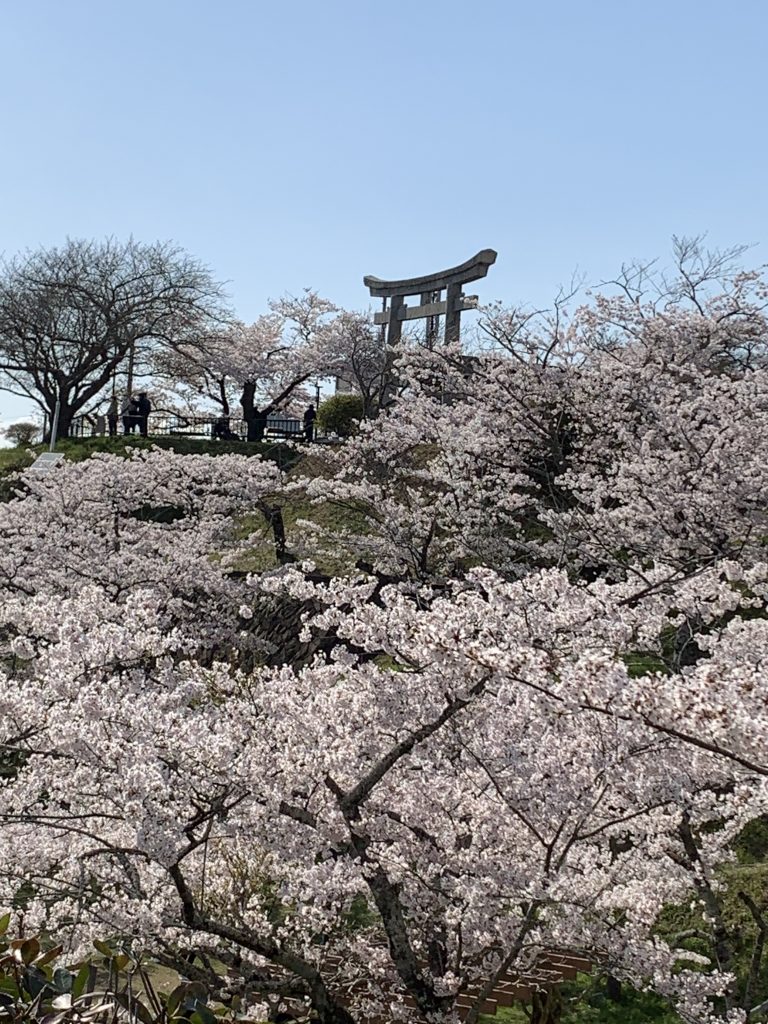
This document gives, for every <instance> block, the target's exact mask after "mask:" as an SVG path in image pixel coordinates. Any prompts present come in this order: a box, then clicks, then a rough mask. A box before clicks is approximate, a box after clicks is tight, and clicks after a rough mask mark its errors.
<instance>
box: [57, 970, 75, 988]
mask: <svg viewBox="0 0 768 1024" xmlns="http://www.w3.org/2000/svg"><path fill="white" fill-rule="evenodd" d="M74 981H75V976H74V974H73V973H72V972H71V971H68V970H67V969H66V967H57V968H56V970H55V971H54V972H53V985H54V988H55V989H56V991H57V992H71V991H72V987H73V984H74Z"/></svg>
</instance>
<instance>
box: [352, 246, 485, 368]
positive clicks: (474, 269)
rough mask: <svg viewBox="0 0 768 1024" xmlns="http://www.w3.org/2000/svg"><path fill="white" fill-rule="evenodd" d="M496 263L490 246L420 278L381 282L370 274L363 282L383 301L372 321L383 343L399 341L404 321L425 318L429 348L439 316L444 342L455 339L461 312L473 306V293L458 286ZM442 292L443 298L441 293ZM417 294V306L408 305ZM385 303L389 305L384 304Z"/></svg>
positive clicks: (394, 343) (436, 334) (472, 279)
mask: <svg viewBox="0 0 768 1024" xmlns="http://www.w3.org/2000/svg"><path fill="white" fill-rule="evenodd" d="M495 262H496V253H495V251H494V250H493V249H483V250H482V251H481V252H479V253H477V255H476V256H473V257H472V258H471V259H469V260H467V261H466V263H460V264H459V266H458V267H451V269H450V270H442V271H440V272H439V273H437V274H426V275H425V276H424V277H409V278H405V279H403V280H402V281H382V280H381V279H380V278H378V277H373V276H371V275H370V274H369V275H368V276H367V277H364V278H363V283H364V284H365V286H366V288H368V290H369V291H370V293H371V295H372V296H374V298H380V299H382V300H383V302H382V308H381V312H380V313H376V314H375V316H374V323H377V324H381V325H382V328H383V329H386V339H385V340H386V343H387V344H389V345H396V344H397V343H398V342H399V341H400V337H401V335H402V331H403V322H404V321H405V320H420V319H426V321H427V345H428V346H429V347H430V348H432V347H433V346H434V345H435V344H436V342H437V339H438V334H439V323H440V317H441V316H444V317H445V333H444V338H445V341H446V343H449V342H456V341H458V340H459V333H460V324H461V314H462V312H463V311H464V310H466V309H474V308H475V306H476V305H477V296H476V295H464V293H463V291H462V285H465V284H468V283H469V282H470V281H477V280H479V279H480V278H481V277H485V275H486V274H487V273H488V268H489V267H491V266H493V264H494V263H495ZM443 292H445V298H443V297H442V293H443ZM411 295H418V296H419V305H418V306H409V305H407V304H406V301H405V300H406V299H407V298H408V297H409V296H411ZM387 303H389V305H387Z"/></svg>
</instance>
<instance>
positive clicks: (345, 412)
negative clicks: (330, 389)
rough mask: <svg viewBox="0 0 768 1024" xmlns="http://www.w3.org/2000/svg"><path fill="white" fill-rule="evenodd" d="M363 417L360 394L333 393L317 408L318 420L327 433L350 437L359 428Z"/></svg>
mask: <svg viewBox="0 0 768 1024" xmlns="http://www.w3.org/2000/svg"><path fill="white" fill-rule="evenodd" d="M362 418H363V400H362V398H361V397H360V395H333V397H332V398H327V399H326V400H325V401H324V402H323V403H322V405H321V406H320V408H319V409H318V410H317V422H318V423H319V425H320V427H322V429H323V430H324V431H325V432H326V433H327V434H338V435H339V437H349V435H350V434H354V433H355V431H356V430H357V425H358V423H359V422H360V420H361V419H362Z"/></svg>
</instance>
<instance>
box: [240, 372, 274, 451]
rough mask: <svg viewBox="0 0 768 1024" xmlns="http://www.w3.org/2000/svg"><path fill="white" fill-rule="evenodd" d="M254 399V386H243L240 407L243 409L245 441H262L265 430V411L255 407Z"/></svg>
mask: <svg viewBox="0 0 768 1024" xmlns="http://www.w3.org/2000/svg"><path fill="white" fill-rule="evenodd" d="M255 397H256V385H255V384H244V385H243V394H242V397H241V399H240V405H242V407H243V419H244V420H245V424H246V428H247V431H248V433H247V435H246V440H248V441H263V439H264V431H265V430H266V429H267V410H266V409H258V408H257V407H256V405H255V403H254V398H255Z"/></svg>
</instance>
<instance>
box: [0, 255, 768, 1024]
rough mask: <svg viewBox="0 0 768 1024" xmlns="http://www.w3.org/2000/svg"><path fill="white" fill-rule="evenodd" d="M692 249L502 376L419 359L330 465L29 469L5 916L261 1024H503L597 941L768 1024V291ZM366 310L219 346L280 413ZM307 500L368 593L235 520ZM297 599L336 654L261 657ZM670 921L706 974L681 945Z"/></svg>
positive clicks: (11, 609) (683, 1003)
mask: <svg viewBox="0 0 768 1024" xmlns="http://www.w3.org/2000/svg"><path fill="white" fill-rule="evenodd" d="M678 254H679V265H678V269H677V274H676V276H674V277H672V278H669V279H663V280H662V279H660V278H659V279H657V280H656V284H655V285H653V287H655V288H656V291H655V292H654V291H653V287H652V285H651V283H650V281H651V278H650V277H649V275H648V272H647V271H646V270H644V269H643V270H639V271H637V272H635V271H633V270H627V271H625V272H624V273H623V276H621V277H620V278H619V279H618V280H617V283H616V284H615V285H614V289H613V291H612V292H611V293H609V294H605V295H600V296H597V297H593V298H592V299H591V300H590V302H589V303H587V304H586V305H585V306H584V307H582V308H581V309H579V310H577V311H576V312H575V313H574V314H573V315H571V314H569V313H568V312H567V310H566V309H565V308H564V307H563V308H558V309H557V310H556V311H555V313H554V314H553V315H551V316H548V317H544V318H533V319H531V318H528V319H526V318H525V317H522V315H521V314H519V313H510V314H507V313H505V312H504V311H501V310H496V311H493V312H492V313H490V314H489V318H490V317H493V318H495V319H494V321H493V322H494V323H495V325H496V326H495V327H494V328H493V329H494V330H495V331H496V334H495V335H493V332H492V331H489V334H492V335H493V341H494V344H493V346H492V347H491V348H489V349H488V350H481V351H476V352H473V353H472V354H471V355H469V354H468V353H466V352H463V351H462V350H461V349H460V348H458V347H451V348H438V347H436V348H435V349H434V350H432V351H430V350H424V349H416V348H414V349H413V350H410V349H409V350H405V351H403V353H402V354H401V356H400V358H399V360H398V363H397V366H396V370H395V372H396V373H397V375H398V379H399V380H401V381H403V382H404V384H405V385H406V386H405V387H404V388H403V389H402V393H401V394H400V396H399V398H398V401H397V402H396V403H395V404H394V405H393V406H392V407H391V408H390V409H388V410H386V411H384V412H383V413H382V414H381V415H380V416H379V417H378V418H376V419H375V420H372V421H370V422H368V423H365V424H363V425H362V428H361V431H360V433H359V434H358V435H357V436H356V437H354V438H352V439H350V440H349V441H348V442H347V443H346V444H345V445H344V446H343V447H342V448H340V449H339V450H337V451H334V452H328V453H323V454H322V455H318V456H315V457H314V458H313V460H312V461H313V466H314V467H315V475H314V476H313V477H312V478H309V477H308V478H307V479H304V480H301V479H292V480H291V481H290V482H288V481H285V480H283V479H281V478H280V477H279V475H278V474H277V473H276V471H275V470H274V469H273V468H270V467H268V466H266V465H264V464H262V463H261V462H259V461H258V460H257V459H247V460H246V459H238V458H235V457H221V458H218V459H209V458H206V457H192V456H184V457H174V456H171V455H169V454H168V453H158V452H154V453H149V454H142V455H136V456H134V457H133V458H131V459H129V460H127V461H123V460H117V459H114V458H113V457H108V456H103V457H97V458H96V459H94V460H90V461H89V462H87V463H84V464H82V465H79V466H64V467H63V468H61V467H60V468H58V469H56V470H55V471H54V472H53V473H51V474H50V475H49V476H48V477H46V478H44V479H40V478H36V477H34V476H33V475H31V476H30V475H28V476H26V477H25V478H23V480H22V485H21V490H20V494H19V496H18V497H17V498H16V499H15V500H14V501H11V502H10V503H8V504H7V505H5V506H2V507H0V537H2V539H3V542H4V543H3V544H2V546H0V551H1V552H2V554H0V595H2V597H3V602H2V612H0V637H2V642H3V644H4V645H5V649H4V657H3V663H2V678H0V744H2V747H1V749H2V752H3V757H4V758H5V765H6V776H5V782H4V783H3V785H2V786H1V787H0V826H1V827H2V837H3V843H2V844H1V845H0V903H2V904H4V905H7V906H9V907H15V908H17V910H18V908H19V907H22V909H23V913H24V920H25V922H27V926H28V927H30V928H31V927H41V928H42V927H43V926H45V928H46V929H47V930H49V931H51V932H52V933H55V934H56V935H57V936H58V937H59V938H60V939H61V940H63V941H66V943H67V945H68V949H69V950H71V953H72V955H73V956H74V955H77V954H78V953H79V952H82V951H84V950H85V949H86V948H87V944H88V942H89V941H90V940H92V939H93V938H96V937H98V938H101V937H104V936H105V935H106V936H109V937H114V938H116V939H119V941H121V942H123V943H125V944H127V945H129V946H130V947H131V949H132V950H134V951H136V952H140V951H146V952H147V953H148V954H150V955H152V956H153V957H155V958H156V959H159V960H160V961H161V962H163V963H166V964H168V965H170V966H173V967H174V968H176V969H177V970H180V971H181V972H182V973H184V975H185V976H186V977H194V978H195V979H197V980H203V981H205V982H206V984H207V985H208V986H209V987H210V988H211V990H212V991H214V992H215V993H216V994H217V996H218V997H219V998H220V999H222V1000H224V1001H227V1000H229V999H230V998H231V996H232V995H233V992H234V991H235V990H237V991H238V992H239V993H240V994H242V995H244V996H245V998H246V1001H247V1002H248V1003H249V1004H250V1006H251V1013H252V1015H253V1016H254V1018H258V1019H263V1017H264V1016H265V1015H267V1014H271V1015H272V1016H275V1015H276V1014H277V1013H278V1012H279V1010H280V1007H284V1008H288V1009H290V1011H291V1012H292V1013H293V1014H294V1015H295V1016H297V1017H299V1018H305V1017H307V1016H308V1015H310V1014H311V1015H313V1017H314V1018H315V1019H317V1020H319V1021H321V1022H322V1024H352V1022H353V1021H354V1022H358V1021H359V1022H361V1024H364V1022H367V1021H370V1020H372V1019H379V1018H382V1017H386V1018H387V1019H393V1020H399V1019H403V1020H406V1019H420V1020H423V1019H429V1020H431V1021H434V1022H437V1024H442V1022H445V1024H453V1022H454V1021H455V1020H456V1019H457V1008H458V1006H459V1004H460V1003H461V1004H462V1005H463V1006H464V1007H466V1008H467V1011H468V1018H467V1019H468V1020H469V1022H470V1024H475V1022H476V1020H477V1017H478V1015H479V1013H480V1012H481V1009H482V1006H483V1003H484V999H485V997H486V996H487V995H488V993H489V992H490V991H491V990H492V988H493V986H494V984H496V983H497V982H498V981H499V979H500V978H502V977H503V976H505V975H506V974H508V973H511V974H513V975H514V974H524V973H526V972H530V971H533V970H535V969H536V968H537V967H539V968H540V967H541V966H542V965H544V964H546V963H547V962H548V959H547V958H551V957H552V956H553V955H556V954H557V953H558V952H565V951H571V952H578V953H581V954H583V955H585V956H588V957H589V958H591V959H592V960H593V961H594V962H595V963H598V964H600V965H602V966H604V967H605V968H606V969H608V970H610V971H611V973H612V974H613V975H614V976H615V977H618V978H625V979H627V980H628V981H630V982H632V983H634V984H639V985H650V986H651V987H652V988H654V989H655V990H656V991H658V992H661V993H663V994H665V995H668V996H669V997H670V998H672V999H673V1000H674V1001H675V1003H676V1005H677V1006H678V1008H679V1012H680V1013H681V1015H682V1017H683V1019H684V1020H686V1021H690V1022H695V1024H709V1022H712V1021H728V1022H732V1024H736V1022H739V1021H742V1022H743V1021H745V1020H747V1019H748V1016H749V1013H750V1011H751V1010H752V1009H753V1007H754V1006H755V1004H756V1002H757V1001H758V999H759V993H758V982H759V978H760V966H761V963H762V936H763V934H764V927H763V925H762V924H761V922H762V916H761V914H762V912H761V910H760V907H759V906H757V904H755V905H754V907H749V905H748V903H746V902H745V906H747V908H748V909H749V911H750V913H751V914H752V916H753V919H754V921H755V931H756V937H755V944H754V950H753V966H752V968H750V971H749V976H748V977H747V978H743V977H742V978H741V979H739V978H737V977H736V974H735V969H736V963H735V960H734V955H733V941H732V937H730V936H729V935H728V930H727V925H726V923H725V920H724V915H723V909H722V896H721V892H722V887H723V881H722V874H721V871H722V868H723V866H724V865H726V864H728V862H729V860H730V859H731V858H732V844H733V840H734V838H735V837H736V836H737V835H738V834H739V833H740V831H741V830H742V829H743V828H744V827H745V826H746V825H747V824H748V823H749V822H751V821H754V820H755V819H756V818H759V817H760V816H761V815H763V814H765V813H766V810H767V809H768V808H767V807H766V798H767V796H768V789H767V788H766V780H767V779H768V717H767V716H766V703H765V699H764V686H763V684H762V676H763V667H764V663H765V660H766V654H767V653H768V650H767V648H768V644H767V641H768V627H766V622H767V621H768V606H767V602H768V565H767V564H766V560H765V551H764V538H765V536H766V535H768V523H766V521H765V507H766V502H765V498H766V493H765V488H766V472H767V470H766V467H767V466H768V459H767V458H766V456H767V455H768V453H767V452H766V451H765V450H764V441H763V438H764V437H765V436H766V430H765V427H766V424H764V423H763V420H764V418H765V415H766V394H768V391H767V389H766V383H767V382H768V369H767V368H766V366H765V362H764V351H763V339H764V338H765V336H766V334H765V327H766V324H765V320H764V312H763V305H764V300H765V289H764V286H763V285H762V283H761V279H760V278H759V276H758V275H752V274H741V273H739V272H736V271H732V270H731V269H730V264H729V263H728V261H727V260H726V261H725V262H723V261H722V260H720V259H719V258H718V257H717V256H715V255H707V254H706V253H704V251H703V250H702V249H701V247H698V248H697V247H695V246H694V247H693V248H690V247H689V246H688V245H687V243H686V244H684V243H680V244H679V248H678ZM335 315H336V314H335V311H334V310H332V309H330V308H328V307H327V306H326V305H325V304H323V303H322V302H321V301H320V300H318V299H317V298H316V297H315V296H313V295H311V294H310V295H307V296H305V297H304V298H303V299H301V300H299V303H298V307H295V306H292V305H290V304H289V306H288V307H281V308H275V309H273V311H272V313H271V314H270V317H269V318H266V319H264V320H263V321H261V322H259V325H258V331H257V332H256V337H255V342H258V344H255V343H254V344H253V345H251V346H250V347H249V346H243V347H237V346H231V347H230V350H228V351H227V352H224V351H223V350H222V351H221V352H220V356H221V359H222V367H223V366H224V360H225V358H226V359H229V363H228V364H227V367H228V368H226V369H224V370H223V372H225V373H226V374H227V376H228V377H229V378H231V379H232V380H239V381H240V382H241V386H242V387H243V389H244V390H243V395H244V396H245V393H246V392H245V388H246V387H248V388H251V387H252V389H253V391H252V394H251V399H250V401H251V403H252V411H253V410H258V413H259V415H260V414H261V413H263V411H264V409H265V408H268V407H270V403H271V402H274V401H276V400H277V397H276V396H277V395H279V394H281V393H282V391H284V390H285V388H287V387H289V383H290V381H292V380H294V378H295V376H296V373H299V376H300V372H299V369H298V368H299V366H301V367H302V368H303V369H302V371H301V372H304V371H305V370H306V367H307V365H308V362H307V359H308V353H315V354H317V353H320V355H318V356H317V359H316V360H315V362H312V360H309V363H311V365H313V366H320V365H323V366H326V367H327V366H329V365H330V359H329V353H334V352H336V353H338V345H337V344H336V340H335V339H334V335H333V330H332V324H333V322H334V317H335ZM490 322H491V321H490V319H489V323H490ZM290 325H292V326H290ZM246 330H247V329H245V328H243V336H244V334H245V332H246ZM286 332H287V333H286ZM257 353H260V356H259V359H261V363H259V360H258V359H255V355H256V354H257ZM299 355H300V356H301V359H300V360H299V358H298V357H299ZM294 357H296V362H295V363H294V362H293V359H294ZM240 358H242V360H243V363H242V365H240V366H238V365H237V363H236V359H240ZM313 358H314V356H313ZM280 367H283V369H280ZM294 371H295V372H294ZM281 374H284V376H281ZM259 382H262V383H259ZM291 386H292V387H293V388H296V387H298V386H300V385H299V384H293V385H291ZM259 388H262V390H263V394H264V395H265V396H266V398H259V399H258V401H257V395H259V394H261V393H262V392H260V391H259ZM281 389H282V390H281ZM270 395H271V396H272V397H269V396H270ZM284 397H287V396H284ZM246 405H247V402H245V403H244V408H245V407H246ZM254 415H255V413H254ZM321 459H322V460H323V461H322V463H320V460H321ZM318 467H319V469H318ZM296 493H299V494H300V495H301V496H302V497H303V496H305V495H306V496H309V498H310V499H311V500H312V501H315V502H317V503H333V504H334V505H336V506H337V507H338V508H341V509H344V510H346V512H347V513H348V520H347V522H348V526H347V528H346V529H344V530H341V531H338V530H336V531H335V532H334V533H333V534H329V535H327V536H326V537H325V542H326V543H328V544H329V545H331V544H333V545H334V550H335V552H336V554H337V555H339V554H340V553H346V555H347V573H346V575H344V576H339V577H336V578H334V579H323V578H322V577H321V576H320V575H319V574H318V573H317V571H316V569H315V568H314V566H313V565H312V564H310V563H304V564H298V565H293V566H289V567H285V566H284V567H282V568H279V569H275V570H272V571H269V572H265V573H261V574H253V575H250V576H248V575H246V574H244V573H243V572H242V571H238V566H239V565H240V560H241V559H242V558H243V557H245V555H246V554H247V548H248V545H249V544H254V543H263V540H259V539H257V538H255V537H250V538H249V537H243V536H242V534H243V533H244V532H246V531H244V530H242V529H241V530H238V529H237V519H238V517H240V516H242V515H244V514H246V513H249V512H253V511H261V512H262V514H266V515H267V517H269V514H270V513H269V510H270V509H271V508H272V507H273V503H274V502H279V501H284V500H286V501H287V500H290V498H291V496H292V495H294V494H296ZM265 509H266V512H265ZM233 520H234V521H233ZM321 540H322V537H320V538H319V539H317V540H316V539H314V538H313V540H312V543H311V545H310V547H315V548H316V547H317V545H318V544H319V543H320V541H321ZM271 600H291V601H293V602H294V606H297V607H303V608H304V609H305V622H304V633H303V641H304V642H306V643H307V644H308V645H310V649H313V650H316V651H320V652H322V653H319V654H317V656H316V657H314V659H310V660H308V661H307V660H305V661H304V662H302V663H301V664H299V663H292V661H291V660H290V659H286V661H285V663H284V664H274V659H273V663H272V664H270V665H267V664H263V663H262V664H260V663H259V662H260V659H259V642H258V639H257V636H258V630H257V628H256V627H257V625H258V622H259V618H260V616H261V614H262V609H263V608H264V607H266V606H267V605H268V603H269V601H271ZM670 904H682V905H688V906H690V907H691V913H692V914H694V915H698V918H699V919H700V922H701V924H700V928H697V929H694V930H695V931H696V932H697V933H701V934H704V935H705V936H706V937H707V941H708V944H709V945H708V948H709V950H710V952H711V956H710V957H709V958H707V957H704V956H702V955H701V954H700V953H697V952H694V951H692V950H691V948H690V943H689V942H688V939H687V938H686V937H685V936H679V937H677V938H676V937H675V936H672V935H670V936H667V937H666V938H663V937H662V936H661V934H660V933H659V930H658V929H659V920H660V915H661V912H662V910H663V909H664V908H665V907H667V906H669V905H670ZM761 929H762V930H761ZM222 963H223V964H224V965H226V966H227V967H228V969H229V970H228V974H227V976H226V977H223V976H221V974H220V973H219V972H217V970H216V969H215V966H214V965H216V964H222ZM265 1004H266V1005H265Z"/></svg>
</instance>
